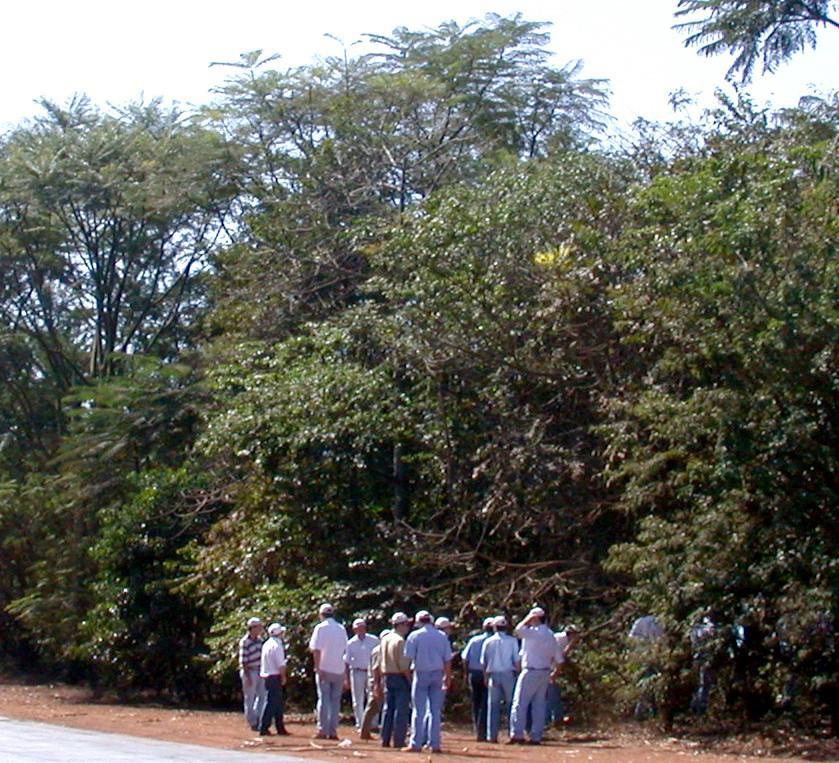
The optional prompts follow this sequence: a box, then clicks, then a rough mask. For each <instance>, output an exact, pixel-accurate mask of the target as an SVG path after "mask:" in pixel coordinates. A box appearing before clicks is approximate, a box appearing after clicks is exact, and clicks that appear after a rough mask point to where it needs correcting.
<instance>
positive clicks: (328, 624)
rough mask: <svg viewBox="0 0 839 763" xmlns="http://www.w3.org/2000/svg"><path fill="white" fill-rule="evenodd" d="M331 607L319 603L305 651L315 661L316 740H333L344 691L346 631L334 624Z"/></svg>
mask: <svg viewBox="0 0 839 763" xmlns="http://www.w3.org/2000/svg"><path fill="white" fill-rule="evenodd" d="M334 613H335V611H334V609H333V608H332V605H331V604H321V606H320V609H319V610H318V616H319V617H320V620H321V621H320V623H318V624H317V625H316V626H315V629H314V631H313V632H312V638H311V639H310V640H309V649H310V650H311V652H312V656H313V657H314V662H315V685H316V686H317V690H318V707H317V715H318V728H317V733H316V734H315V738H316V739H337V738H338V721H339V720H340V712H341V692H342V691H343V688H344V652H345V651H346V648H347V632H346V631H345V630H344V626H342V625H339V624H338V623H337V622H335V619H334V617H333V615H334Z"/></svg>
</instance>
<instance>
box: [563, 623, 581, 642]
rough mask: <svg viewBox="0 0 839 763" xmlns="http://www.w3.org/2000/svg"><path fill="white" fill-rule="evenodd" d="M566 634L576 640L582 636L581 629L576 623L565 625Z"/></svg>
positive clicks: (570, 639) (570, 638)
mask: <svg viewBox="0 0 839 763" xmlns="http://www.w3.org/2000/svg"><path fill="white" fill-rule="evenodd" d="M565 635H566V636H567V637H568V640H569V641H576V640H577V639H578V638H580V635H581V634H580V629H579V628H578V627H577V626H576V625H573V624H572V625H566V626H565Z"/></svg>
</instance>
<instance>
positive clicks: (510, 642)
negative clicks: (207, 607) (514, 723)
mask: <svg viewBox="0 0 839 763" xmlns="http://www.w3.org/2000/svg"><path fill="white" fill-rule="evenodd" d="M493 627H494V628H495V635H493V636H490V637H489V638H488V639H487V640H486V641H484V645H483V647H482V649H481V665H482V666H483V669H484V675H485V676H486V681H487V694H488V697H487V741H489V742H497V741H498V730H499V728H500V727H501V701H502V700H503V701H504V704H505V706H506V708H507V716H508V717H509V715H510V708H511V706H512V701H513V687H514V686H515V684H516V673H518V672H519V667H520V665H519V642H518V641H517V640H516V639H514V638H513V637H512V636H511V635H510V634H509V633H507V618H506V617H504V615H499V616H498V617H496V618H495V620H494V621H493Z"/></svg>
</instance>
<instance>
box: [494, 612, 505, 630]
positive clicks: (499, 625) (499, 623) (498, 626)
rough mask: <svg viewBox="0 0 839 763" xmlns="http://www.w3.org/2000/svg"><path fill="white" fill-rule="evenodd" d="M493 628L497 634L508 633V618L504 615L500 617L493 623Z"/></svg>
mask: <svg viewBox="0 0 839 763" xmlns="http://www.w3.org/2000/svg"><path fill="white" fill-rule="evenodd" d="M492 627H493V628H494V629H495V632H496V633H506V632H507V618H506V617H504V615H498V617H496V618H495V619H493V621H492Z"/></svg>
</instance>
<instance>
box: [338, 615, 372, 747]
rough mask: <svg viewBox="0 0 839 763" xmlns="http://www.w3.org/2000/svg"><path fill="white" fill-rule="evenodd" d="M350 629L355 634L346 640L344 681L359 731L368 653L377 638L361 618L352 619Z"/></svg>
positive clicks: (364, 698)
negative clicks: (370, 633)
mask: <svg viewBox="0 0 839 763" xmlns="http://www.w3.org/2000/svg"><path fill="white" fill-rule="evenodd" d="M352 629H353V633H354V634H355V635H354V636H353V637H352V638H351V639H350V640H349V642H347V651H346V653H345V654H344V663H345V664H346V670H347V675H346V681H347V683H348V684H349V687H350V692H351V694H352V709H353V717H354V718H355V728H356V730H357V731H361V722H362V719H363V718H364V708H365V706H366V704H367V679H368V674H369V671H370V655H371V654H372V652H373V649H374V647H376V646H378V644H379V639H377V638H376V637H375V636H371V635H369V634H368V633H367V623H366V622H364V620H362V619H361V618H358V619H357V620H354V621H353V624H352Z"/></svg>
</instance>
